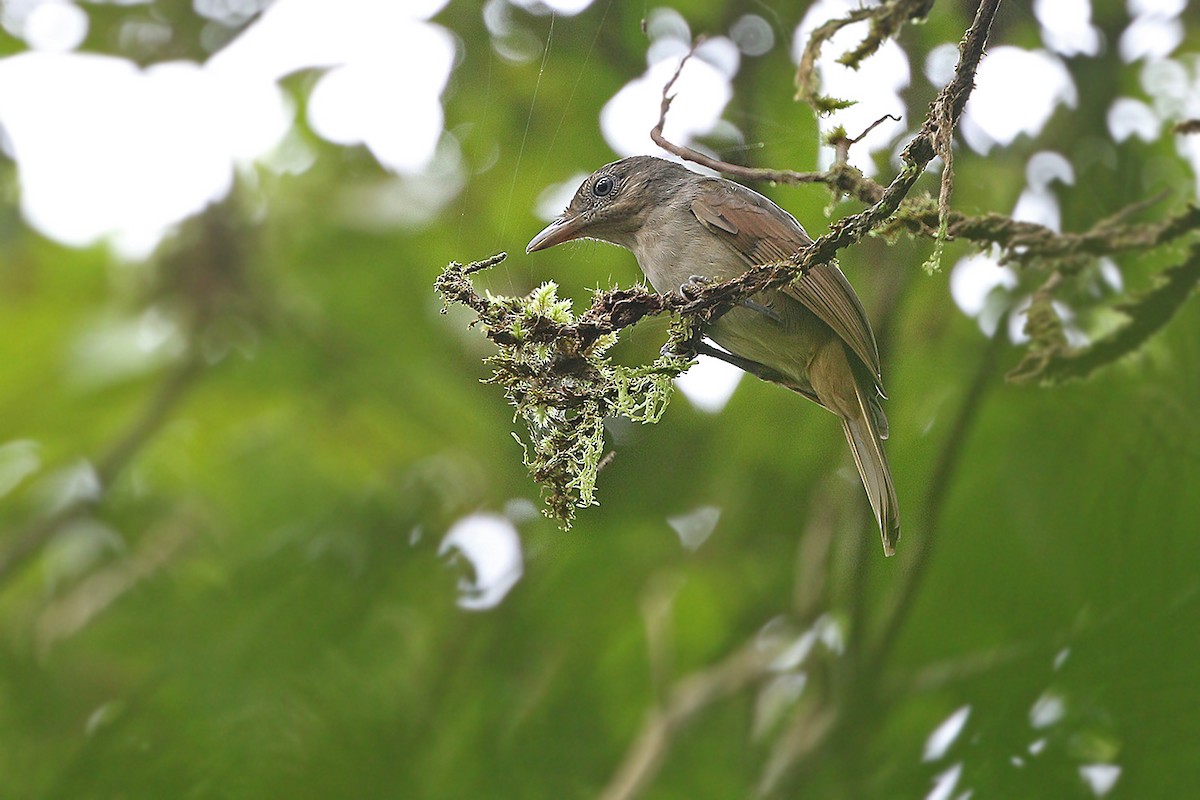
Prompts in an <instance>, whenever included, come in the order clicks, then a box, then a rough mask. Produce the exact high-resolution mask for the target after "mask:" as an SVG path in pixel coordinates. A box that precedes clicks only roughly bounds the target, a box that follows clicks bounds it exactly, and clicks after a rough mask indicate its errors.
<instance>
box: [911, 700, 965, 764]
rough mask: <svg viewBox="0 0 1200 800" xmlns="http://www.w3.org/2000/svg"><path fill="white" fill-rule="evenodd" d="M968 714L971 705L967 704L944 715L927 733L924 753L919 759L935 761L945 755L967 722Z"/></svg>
mask: <svg viewBox="0 0 1200 800" xmlns="http://www.w3.org/2000/svg"><path fill="white" fill-rule="evenodd" d="M970 716H971V707H970V706H969V705H967V706H963V707H962V708H960V709H958V710H957V711H955V712H954V713H953V714H951V715H950V716H948V717H946V719H945V720H943V721H942V723H941V724H940V725H938V726H937V727H936V728H934V729H933V733H931V734H929V738H928V739H926V740H925V753H924V755H923V756H922V757H921V760H922V761H937V760H938V759H939V758H941V757H942V756H944V755H946V751H948V750H949V749H950V745H952V744H954V741H955V740H956V739H957V738H958V736H959V734H961V733H962V732H963V728H964V727H966V724H967V718H968V717H970Z"/></svg>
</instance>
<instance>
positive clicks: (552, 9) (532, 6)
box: [509, 0, 592, 17]
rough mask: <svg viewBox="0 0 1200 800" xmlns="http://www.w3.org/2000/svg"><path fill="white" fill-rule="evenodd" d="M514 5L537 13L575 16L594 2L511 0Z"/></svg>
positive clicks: (579, 0) (586, 0)
mask: <svg viewBox="0 0 1200 800" xmlns="http://www.w3.org/2000/svg"><path fill="white" fill-rule="evenodd" d="M509 2H511V3H512V4H513V5H514V6H519V7H520V8H523V9H525V10H526V11H531V12H533V13H535V14H549V13H554V14H560V15H562V16H564V17H573V16H575V15H576V14H578V13H579V12H580V11H583V10H584V9H586V8H587V7H588V6H590V5H591V4H592V0H509Z"/></svg>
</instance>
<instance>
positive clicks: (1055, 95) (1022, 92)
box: [961, 46, 1078, 154]
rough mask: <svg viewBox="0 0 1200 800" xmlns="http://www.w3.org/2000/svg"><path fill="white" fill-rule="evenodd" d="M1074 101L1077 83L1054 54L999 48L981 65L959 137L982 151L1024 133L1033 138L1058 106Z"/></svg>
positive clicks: (1008, 142) (1072, 106) (1004, 144)
mask: <svg viewBox="0 0 1200 800" xmlns="http://www.w3.org/2000/svg"><path fill="white" fill-rule="evenodd" d="M1077 102H1078V93H1077V91H1076V89H1075V83H1074V81H1072V80H1071V75H1070V73H1069V72H1067V68H1066V66H1064V65H1063V63H1062V61H1061V60H1060V59H1059V58H1058V57H1057V56H1054V55H1052V54H1051V53H1048V52H1046V51H1045V50H1022V49H1021V48H1019V47H1009V46H1002V47H997V48H995V49H993V50H990V51H989V52H988V54H987V57H986V58H984V59H983V61H982V62H981V63H980V65H979V71H978V73H977V74H976V79H975V91H974V92H973V93H972V94H971V99H970V100H968V101H967V108H966V111H965V112H964V114H963V120H962V126H961V130H962V135H963V138H964V139H966V141H967V144H968V145H970V146H971V149H972V150H975V151H976V152H978V153H983V154H986V153H987V152H988V151H989V150H991V149H992V147H993V145H997V144H998V145H1002V146H1006V145H1009V144H1011V143H1012V142H1013V141H1014V140H1015V139H1016V138H1017V137H1018V136H1020V135H1021V134H1022V133H1025V134H1029V135H1030V136H1036V135H1037V134H1038V133H1040V132H1041V130H1042V128H1043V127H1044V126H1045V125H1046V122H1047V121H1049V119H1050V116H1051V115H1052V114H1053V113H1054V110H1055V109H1056V108H1057V107H1058V106H1059V105H1060V104H1063V105H1066V106H1068V107H1070V108H1074V107H1075V105H1076V104H1077Z"/></svg>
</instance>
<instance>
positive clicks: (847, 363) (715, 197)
mask: <svg viewBox="0 0 1200 800" xmlns="http://www.w3.org/2000/svg"><path fill="white" fill-rule="evenodd" d="M577 239H594V240H598V241H601V242H607V243H609V244H613V245H617V246H618V247H624V248H625V249H627V250H629V251H631V252H632V253H633V255H634V257H635V258H636V259H637V262H638V265H639V266H640V267H641V270H642V273H643V274H644V275H645V276H646V278H647V279H648V280H649V281H650V285H651V286H653V287H654V290H655V291H656V292H658V293H660V294H683V295H685V296H688V292H689V290H694V289H695V288H696V287H697V285H698V284H703V283H706V282H710V281H717V282H720V281H726V280H729V279H732V278H735V277H737V276H738V275H741V274H742V273H744V272H746V271H747V270H748V269H751V268H753V267H755V266H758V265H762V264H769V263H775V262H780V261H785V260H787V259H789V258H791V257H792V256H793V255H795V254H796V253H798V252H799V251H800V250H802V249H803V248H805V247H806V246H808V245H809V244H811V243H812V239H811V238H809V236H808V234H807V233H806V232H805V230H804V227H803V226H802V225H801V224H800V223H799V222H798V221H797V220H796V218H795V217H794V216H792V215H791V214H789V213H788V212H787V211H785V210H784V209H782V208H780V207H779V206H778V205H776V204H775V203H774V202H772V201H771V200H769V199H768V198H767V197H764V196H763V195H761V194H759V193H758V192H756V191H754V190H753V189H750V188H747V187H746V186H743V185H741V184H739V183H735V182H733V181H729V180H725V179H724V178H718V177H710V176H707V175H701V174H699V173H697V172H694V171H693V170H691V169H688V168H687V167H685V166H683V165H682V164H679V163H676V162H674V161H668V160H666V159H662V158H657V157H655V156H632V157H629V158H623V159H621V160H619V161H614V162H612V163H611V164H606V165H605V166H603V167H601V168H600V169H598V170H596V171H595V172H594V173H592V174H591V175H590V176H588V177H587V178H586V179H585V180H584V181H583V183H581V184H580V186H579V189H578V190H577V191H576V192H575V195H574V197H573V198H572V200H571V202H570V204H569V205H568V206H567V208H566V209H565V210H564V211H563V213H562V214H561V215H559V216H558V217H557V218H556V219H554V220H553V221H552V222H551V223H550V224H549V225H547V226H546V227H545V229H543V230H542V231H541V232H540V233H538V234H537V235H536V236H534V237H533V239H532V240H531V241H530V242H529V245H528V246H527V247H526V248H525V251H526V253H534V252H537V251H539V250H545V249H547V248H550V247H554V246H555V245H559V244H563V243H564V242H569V241H573V240H577ZM704 333H705V336H707V338H708V339H710V340H712V341H713V342H715V343H716V344H717V345H718V346H719V347H720V348H721V349H720V350H718V349H716V348H711V347H707V346H705V347H704V348H703V350H702V352H705V353H707V354H709V355H714V356H716V357H718V358H722V359H723V360H725V361H728V362H730V363H732V364H734V365H736V366H738V367H740V368H741V369H743V370H744V371H746V372H749V373H751V374H753V375H755V376H757V377H759V378H762V379H764V380H767V381H771V382H773V383H777V384H781V385H782V386H785V387H787V388H788V389H791V390H792V391H795V392H797V393H799V394H801V395H803V396H804V397H807V398H808V399H809V400H812V401H813V402H815V403H817V404H818V405H820V406H822V407H823V408H826V409H828V410H829V411H832V412H833V413H834V414H836V415H837V416H838V417H839V418H840V419H841V422H842V429H843V431H844V433H845V435H846V440H847V442H848V443H849V445H850V450H851V453H852V454H853V456H854V463H855V465H856V466H857V467H858V473H859V475H860V477H861V478H862V482H863V486H864V488H865V489H866V493H867V497H868V499H869V501H870V504H871V509H872V511H873V512H874V515H875V519H876V522H877V523H878V525H879V531H880V536H881V538H882V540H883V550H884V554H885V555H888V556H890V555H892V554H894V553H895V546H896V542H897V541H898V540H899V538H900V513H899V507H898V503H897V499H896V489H895V486H894V484H893V482H892V473H891V468H890V467H889V466H888V461H887V456H886V454H885V453H884V449H883V440H884V439H886V438H887V436H888V423H887V417H886V416H885V414H884V411H883V407H882V405H881V403H880V401H881V400H882V399H885V398H886V395H885V394H884V391H883V379H882V375H881V370H880V362H879V347H878V345H877V344H876V341H875V334H874V333H873V332H872V330H871V323H870V321H869V320H868V318H867V314H866V311H865V310H864V309H863V305H862V301H860V300H859V298H858V295H857V294H855V292H854V289H853V287H851V285H850V282H849V281H848V280H847V279H846V276H845V275H844V274H842V271H841V270H840V269H839V268H838V267H837V266H836V265H835V264H832V263H825V264H817V265H815V266H813V267H812V268H811V269H809V270H808V272H807V273H805V274H804V275H803V276H801V277H799V278H798V279H797V280H795V281H793V282H792V283H790V284H788V285H786V286H784V287H782V288H780V289H771V290H767V291H764V292H760V293H758V294H756V295H754V296H752V297H750V298H749V299H747V300H746V301H745V302H744V303H742V304H741V305H738V306H735V307H734V308H732V309H730V310H729V311H727V312H726V313H725V314H723V315H721V316H720V317H718V318H717V319H716V320H714V321H713V322H712V323H711V324H710V325H709V326H708V327H707V328H706V329H705V331H704Z"/></svg>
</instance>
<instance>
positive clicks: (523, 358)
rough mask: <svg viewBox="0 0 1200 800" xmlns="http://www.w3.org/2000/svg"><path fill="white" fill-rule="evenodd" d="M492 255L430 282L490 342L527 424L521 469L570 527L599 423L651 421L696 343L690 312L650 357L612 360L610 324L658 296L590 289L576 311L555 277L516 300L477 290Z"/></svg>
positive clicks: (624, 320) (497, 376)
mask: <svg viewBox="0 0 1200 800" xmlns="http://www.w3.org/2000/svg"><path fill="white" fill-rule="evenodd" d="M504 258H505V254H504V253H500V254H498V255H496V256H493V257H492V258H489V259H486V260H484V261H478V262H474V263H471V264H468V265H466V266H463V265H462V264H459V263H457V262H451V263H450V265H449V266H447V267H446V269H445V270H444V271H443V272H442V274H441V275H440V276H439V277H438V279H437V281H436V283H435V285H434V288H435V289H436V290H437V291H438V292H439V293H440V294H441V295H442V297H443V300H444V302H445V303H447V304H449V303H451V302H456V303H461V304H463V305H465V306H467V307H469V308H471V309H472V310H473V311H475V313H476V315H477V317H478V322H479V323H480V324H481V325H482V327H483V332H484V334H485V335H486V336H487V337H488V338H489V339H490V340H491V341H492V342H494V343H495V344H496V346H497V347H498V350H497V352H496V353H495V355H492V356H490V357H489V358H488V359H487V361H488V363H489V364H490V365H491V367H492V376H491V377H490V378H488V379H487V381H486V382H487V383H494V384H497V385H499V386H500V387H501V388H502V389H503V391H504V396H505V399H507V400H508V402H509V404H510V405H512V407H513V408H514V409H515V416H514V420H518V419H519V420H520V421H522V422H523V423H525V427H526V435H527V438H525V439H522V438H521V437H519V436H516V434H514V437H516V438H517V441H518V442H520V444H521V449H522V451H523V453H524V461H525V466H526V468H527V469H528V470H529V474H530V475H531V476H532V477H533V479H534V480H535V481H536V482H537V483H538V484H539V485H540V486H541V490H542V499H543V500H544V501H545V503H546V508H545V514H546V515H547V516H549V517H551V518H553V519H555V520H557V521H558V522H559V524H560V525H561V526H562V527H563V528H569V527H570V526H571V522H572V521H573V520H574V517H575V509H576V508H585V507H587V506H590V505H594V504H595V490H596V479H597V475H598V473H599V471H600V469H601V466H602V464H603V458H604V421H605V420H606V419H609V418H612V417H624V418H626V419H629V420H632V421H634V422H657V421H658V419H659V418H660V417H661V416H662V414H663V412H664V411H665V410H666V408H667V404H668V403H669V402H670V399H671V394H672V386H673V385H672V379H674V378H675V377H676V376H678V375H680V374H682V373H683V372H685V371H687V369H688V368H689V367H690V366H691V365H692V360H693V359H694V357H695V347H696V344H697V342H698V339H699V337H698V334H697V330H698V329H697V328H696V327H695V325H694V323H693V321H694V320H695V319H696V318H695V317H683V316H678V315H677V316H676V317H675V318H674V320H673V322H672V324H671V327H670V332H669V334H668V338H667V343H666V344H665V345H664V346H663V350H662V353H661V355H660V356H659V357H658V358H657V359H655V360H654V361H653V362H652V363H650V364H644V365H636V366H625V365H622V364H616V363H613V361H612V360H611V359H610V358H609V355H608V351H609V348H611V347H612V346H613V344H615V343H616V341H617V331H618V330H620V329H621V328H622V327H626V326H627V325H630V324H633V323H635V322H636V321H637V320H639V319H641V318H642V317H643V316H645V315H646V314H650V313H660V312H662V311H665V310H667V309H668V305H667V304H665V303H663V302H662V298H660V297H659V296H658V295H655V294H652V293H650V292H649V291H648V290H645V289H640V288H635V289H627V290H614V291H609V292H597V294H596V297H595V298H594V301H593V304H592V307H591V308H590V309H589V310H588V311H587V312H586V313H585V314H583V315H582V316H580V317H576V316H575V314H574V313H573V311H572V310H571V301H570V300H569V299H560V298H559V297H558V287H557V286H556V285H555V284H554V283H553V282H547V283H543V284H542V285H541V286H539V287H538V288H536V289H534V290H533V291H532V292H530V293H529V294H527V295H525V296H523V297H505V296H496V295H492V294H490V293H487V294H484V295H481V294H479V292H478V291H476V289H475V287H474V286H473V285H472V283H471V278H470V276H471V274H473V273H475V272H479V271H480V270H483V269H487V268H488V267H493V266H495V265H497V264H499V263H500V262H501V261H503V260H504Z"/></svg>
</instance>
